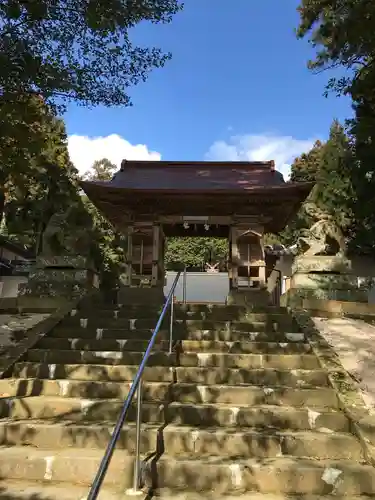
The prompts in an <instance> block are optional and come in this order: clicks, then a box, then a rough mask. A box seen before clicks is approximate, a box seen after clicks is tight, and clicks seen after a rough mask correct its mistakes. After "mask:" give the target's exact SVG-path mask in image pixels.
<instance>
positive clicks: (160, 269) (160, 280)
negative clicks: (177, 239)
mask: <svg viewBox="0 0 375 500" xmlns="http://www.w3.org/2000/svg"><path fill="white" fill-rule="evenodd" d="M151 286H164V232H163V228H162V227H161V225H160V224H154V225H153V226H152V276H151Z"/></svg>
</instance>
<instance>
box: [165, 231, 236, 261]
mask: <svg viewBox="0 0 375 500" xmlns="http://www.w3.org/2000/svg"><path fill="white" fill-rule="evenodd" d="M227 255H228V241H227V240H226V239H225V238H203V237H185V238H169V239H168V240H167V248H166V252H165V264H166V267H167V268H168V267H170V265H171V264H172V263H174V262H183V263H184V264H185V265H186V266H187V267H201V266H203V265H204V264H205V263H206V262H209V261H214V262H216V261H220V260H224V259H226V257H227Z"/></svg>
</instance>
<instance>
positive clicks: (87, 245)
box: [41, 202, 92, 257]
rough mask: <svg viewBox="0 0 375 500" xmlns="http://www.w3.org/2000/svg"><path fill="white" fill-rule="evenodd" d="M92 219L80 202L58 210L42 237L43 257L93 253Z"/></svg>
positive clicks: (87, 255) (86, 255)
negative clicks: (63, 209)
mask: <svg viewBox="0 0 375 500" xmlns="http://www.w3.org/2000/svg"><path fill="white" fill-rule="evenodd" d="M91 230H92V219H91V217H90V215H89V214H88V213H87V212H86V211H85V210H84V209H83V208H82V206H80V204H79V203H74V202H73V203H72V204H71V205H70V206H69V208H68V209H67V210H65V211H60V212H56V213H55V214H53V215H52V217H51V218H50V220H49V221H48V223H47V227H46V229H45V231H44V233H43V237H42V238H43V239H42V252H41V256H42V257H55V256H59V255H81V256H85V257H89V254H90V253H91V237H92V231H91Z"/></svg>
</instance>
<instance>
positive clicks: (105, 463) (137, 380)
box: [87, 271, 181, 500]
mask: <svg viewBox="0 0 375 500" xmlns="http://www.w3.org/2000/svg"><path fill="white" fill-rule="evenodd" d="M180 275H181V271H178V273H177V275H176V277H175V279H174V281H173V284H172V287H171V289H170V291H169V293H168V296H167V299H166V301H165V303H164V306H163V309H162V312H161V313H160V316H159V319H158V321H157V323H156V326H155V328H154V331H153V333H152V336H151V339H150V342H149V344H148V346H147V349H146V351H145V353H144V355H143V358H142V361H141V364H140V365H139V368H138V371H137V373H136V375H135V377H134V379H133V382H132V384H131V387H130V390H129V394H128V396H127V398H126V399H125V401H124V404H123V406H122V409H121V412H120V415H119V417H118V419H117V422H116V425H115V428H114V430H113V432H112V435H111V439H110V441H109V443H108V446H107V448H106V451H105V453H104V456H103V458H102V461H101V462H100V465H99V468H98V471H97V473H96V475H95V477H94V480H93V482H92V485H91V488H90V491H89V494H88V496H87V500H96V499H97V497H98V495H99V492H100V488H101V485H102V483H103V480H104V478H105V475H106V472H107V470H108V467H109V464H110V461H111V458H112V456H113V452H114V450H115V446H116V443H117V441H118V438H119V437H120V433H121V429H122V426H123V424H124V421H125V418H126V416H127V414H128V411H129V408H130V405H131V403H132V401H133V398H134V396H135V395H136V392H137V390H138V399H137V427H136V433H137V441H136V443H137V444H136V458H137V465H136V467H135V469H136V471H137V475H136V476H135V477H136V479H135V480H134V485H135V484H136V485H137V486H136V487H137V488H138V485H139V476H140V473H141V467H140V461H139V455H140V427H141V421H142V418H141V410H142V390H141V388H140V387H139V386H140V384H141V383H142V376H143V371H144V369H145V366H146V364H147V361H148V358H149V357H150V355H151V352H152V349H153V347H154V344H155V341H156V337H157V335H158V333H159V331H160V327H161V325H162V323H163V320H164V317H165V313H166V311H167V310H168V307H169V306H170V301H171V299H172V298H173V294H174V291H175V289H176V286H177V282H178V280H179V278H180ZM139 492H140V490H139V489H138V490H136V491H135V492H134V493H139Z"/></svg>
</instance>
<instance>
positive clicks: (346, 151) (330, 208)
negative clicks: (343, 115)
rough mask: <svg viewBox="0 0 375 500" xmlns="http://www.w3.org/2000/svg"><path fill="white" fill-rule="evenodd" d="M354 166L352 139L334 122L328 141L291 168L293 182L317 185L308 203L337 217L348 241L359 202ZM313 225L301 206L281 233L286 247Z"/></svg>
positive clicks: (315, 145) (318, 144)
mask: <svg viewBox="0 0 375 500" xmlns="http://www.w3.org/2000/svg"><path fill="white" fill-rule="evenodd" d="M354 164H355V162H354V158H353V153H352V149H351V144H350V141H349V138H348V136H347V134H346V133H345V129H344V127H343V126H342V125H341V124H340V123H339V122H337V121H336V120H335V121H334V122H333V123H332V125H331V128H330V134H329V138H328V140H327V142H325V143H322V142H319V141H318V142H316V143H315V144H314V146H313V147H312V149H311V150H310V151H309V152H308V153H304V154H302V155H301V156H300V157H299V158H296V159H295V161H294V162H293V164H292V168H291V179H292V180H293V181H295V182H303V181H313V182H316V185H315V187H314V188H313V190H312V192H311V193H310V196H309V198H308V200H307V201H312V202H314V203H316V204H317V205H318V206H319V207H320V208H322V209H323V210H324V211H326V212H328V213H329V214H330V215H331V216H332V217H334V218H335V220H336V222H337V224H338V225H339V226H340V227H342V228H343V230H344V232H346V234H347V236H348V238H349V237H350V232H351V228H352V225H353V222H354V214H353V206H354V205H355V201H356V199H355V193H354V191H353V186H352V182H351V175H352V169H353V168H354ZM312 222H313V221H312V220H311V218H310V216H308V215H307V213H306V212H305V210H304V206H302V208H301V210H300V211H299V212H298V214H297V215H296V217H295V218H294V219H293V220H292V221H291V222H290V223H289V224H288V226H287V228H286V229H285V230H284V231H283V233H282V234H281V239H282V241H283V242H284V244H287V245H293V244H294V243H296V242H297V239H298V237H299V235H300V233H301V230H302V229H306V228H308V227H310V225H311V223H312Z"/></svg>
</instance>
